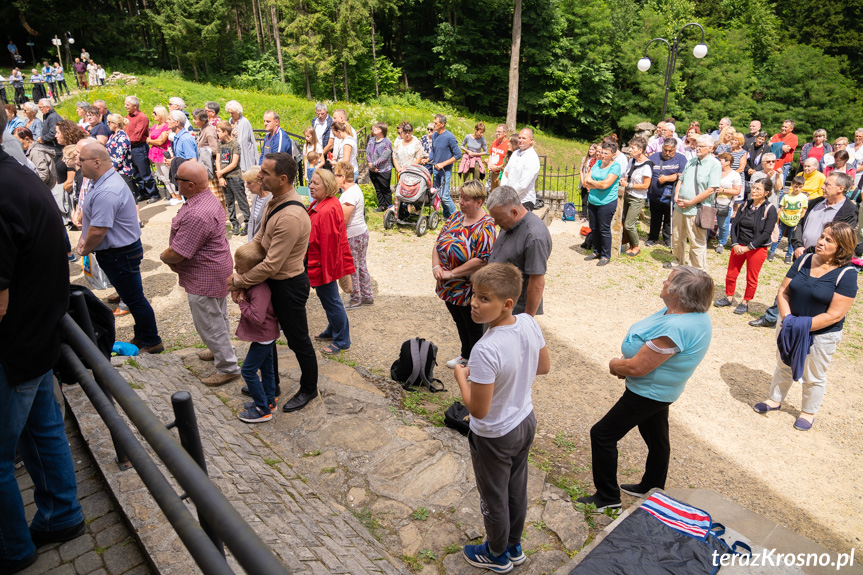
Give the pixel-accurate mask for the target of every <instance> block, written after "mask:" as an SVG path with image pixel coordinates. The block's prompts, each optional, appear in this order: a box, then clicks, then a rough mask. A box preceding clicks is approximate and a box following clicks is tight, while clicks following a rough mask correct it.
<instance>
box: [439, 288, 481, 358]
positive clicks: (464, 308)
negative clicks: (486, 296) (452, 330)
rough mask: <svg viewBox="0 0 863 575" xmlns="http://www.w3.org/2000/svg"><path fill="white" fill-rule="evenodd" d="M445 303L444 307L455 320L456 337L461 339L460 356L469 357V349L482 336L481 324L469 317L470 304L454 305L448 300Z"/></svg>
mask: <svg viewBox="0 0 863 575" xmlns="http://www.w3.org/2000/svg"><path fill="white" fill-rule="evenodd" d="M444 303H446V308H447V309H448V310H449V314H450V315H451V316H452V319H453V321H454V322H455V327H456V329H457V330H458V338H459V340H460V341H461V356H462V357H463V358H464V359H470V351H471V350H472V349H473V346H474V345H476V342H478V341H479V338H481V337H482V324H481V323H476V322H474V321H473V319H471V317H470V305H455V304H452V303H450V302H444Z"/></svg>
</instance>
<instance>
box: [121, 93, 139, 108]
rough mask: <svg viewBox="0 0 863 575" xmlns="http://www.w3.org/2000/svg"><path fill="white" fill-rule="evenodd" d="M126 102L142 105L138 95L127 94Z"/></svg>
mask: <svg viewBox="0 0 863 575" xmlns="http://www.w3.org/2000/svg"><path fill="white" fill-rule="evenodd" d="M124 102H129V103H130V104H132V105H133V106H138V107H139V108H140V107H141V100H139V99H138V96H126V99H125V100H124Z"/></svg>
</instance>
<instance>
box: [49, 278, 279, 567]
mask: <svg viewBox="0 0 863 575" xmlns="http://www.w3.org/2000/svg"><path fill="white" fill-rule="evenodd" d="M70 307H71V309H72V310H74V313H75V317H76V318H78V320H79V321H80V322H81V325H79V324H77V323H75V320H73V319H72V318H71V317H70V316H69V315H68V314H67V315H66V316H64V317H63V318H62V319H61V321H60V331H61V333H62V335H63V338H64V341H65V343H63V344H62V345H61V361H63V362H64V363H65V366H66V367H67V368H68V369H69V370H70V371H71V373H73V374H74V377H75V379H76V380H77V382H78V383H79V384H80V385H81V388H82V389H83V391H84V393H85V394H86V395H87V397H88V398H89V399H90V401H91V402H92V404H93V406H94V407H95V408H96V411H97V412H98V414H99V416H100V417H101V418H102V420H103V421H104V423H105V425H106V427H107V428H108V430H109V431H110V433H111V437H112V439H113V441H114V446H115V449H116V451H117V459H118V463H119V464H120V467H121V469H126V468H128V467H129V464H131V466H132V467H134V468H135V471H137V473H138V475H139V476H140V477H141V480H142V481H143V482H144V485H145V486H146V487H147V489H148V490H149V491H150V494H151V495H152V496H153V499H154V500H155V501H156V503H157V504H158V506H159V508H160V509H161V510H162V512H163V513H164V514H165V517H166V518H167V519H168V521H169V522H170V524H171V526H172V527H173V528H174V530H175V531H176V532H177V535H178V536H179V537H180V540H181V541H182V542H183V544H184V545H185V546H186V548H187V549H188V550H189V553H190V554H191V555H192V558H193V559H194V561H195V563H196V564H197V565H198V567H199V568H200V569H201V571H202V572H203V573H204V574H205V575H232V574H234V571H233V570H232V569H231V568H230V566H229V565H228V563H227V561H226V559H225V551H224V547H223V544H222V542H223V541H224V542H225V544H226V545H227V546H228V549H230V550H231V553H232V554H233V555H234V557H235V558H236V559H237V561H238V562H239V564H240V565H241V566H242V567H243V569H245V570H246V572H248V573H266V574H267V575H270V574H274V575H288V571H287V569H285V566H284V565H283V564H282V563H281V561H279V559H278V558H277V557H276V556H275V555H274V554H273V553H272V551H271V550H270V549H269V547H267V545H266V544H265V543H264V542H263V541H262V540H261V539H260V537H258V535H257V533H255V531H254V530H253V529H252V528H251V527H250V526H249V525H248V523H246V522H245V521H244V520H243V518H242V516H240V514H239V513H238V512H237V510H236V509H234V508H233V506H232V505H231V504H230V503H229V502H228V500H227V499H226V498H225V496H224V495H223V494H222V493H221V492H220V491H219V489H218V488H217V487H216V486H215V484H213V482H212V481H210V479H209V478H208V477H207V472H206V463H205V461H204V454H203V449H202V447H201V439H200V436H199V435H198V429H197V421H196V418H195V412H194V409H193V407H192V398H191V395H190V394H189V393H188V392H186V391H181V392H177V393H175V394H174V395H173V396H172V397H171V403H172V405H173V407H174V415H175V418H176V419H175V421H173V422H171V423H169V424H167V425H166V424H165V423H164V422H163V421H161V420H160V419H159V418H158V417H157V416H156V415H155V414H154V413H153V412H152V411H151V410H150V408H149V407H147V405H146V404H145V403H144V402H143V401H142V400H141V399H140V398H139V397H138V395H137V394H136V393H135V391H134V390H133V389H132V388H131V387H129V384H128V383H126V381H125V380H124V379H123V378H122V377H121V376H120V374H119V373H118V372H117V370H115V369H114V368H113V366H112V365H111V363H110V362H109V361H108V360H107V359H106V358H105V356H104V355H102V352H101V351H100V350H99V349H98V348H97V347H96V345H95V341H96V339H95V335H94V330H93V325H92V324H91V323H90V321H89V315H88V313H87V311H86V304H85V303H84V296H83V295H82V294H74V295H72V298H71V301H70ZM88 369H89V370H92V375H91V372H90V371H88ZM114 400H116V402H117V403H118V404H119V406H120V407H121V408H122V409H123V411H124V412H125V414H126V415H127V416H128V418H129V419H130V420H131V421H132V423H133V424H134V425H135V427H137V429H138V431H139V432H140V434H141V436H143V438H144V440H146V441H147V443H148V444H149V445H150V447H152V449H153V451H155V452H156V454H157V455H158V456H159V458H160V459H161V460H162V463H163V464H164V465H165V467H166V468H167V469H168V471H169V472H170V473H171V474H172V475H173V477H174V478H175V479H176V481H177V483H179V485H180V486H181V487H182V489H184V490H185V493H184V494H182V495H178V494H177V493H176V492H175V491H174V488H173V487H172V486H171V484H170V483H169V482H168V479H167V478H166V477H165V476H164V475H163V474H162V472H161V470H160V469H159V468H158V467H157V466H156V464H155V462H154V461H153V460H152V458H151V457H150V454H149V453H148V452H147V451H146V450H145V449H144V447H143V446H142V445H141V443H140V441H138V438H137V437H136V436H135V434H134V433H133V432H132V430H131V429H130V428H129V426H128V425H126V422H125V420H124V419H123V418H122V417H121V416H120V414H119V413H118V411H117V409H116V407H115V405H114ZM174 427H176V428H177V431H178V435H179V438H180V441H179V442H178V441H177V438H175V437H174V435H173V434H172V433H171V432H170V431H169V429H171V428H174ZM187 498H188V499H190V500H191V501H192V503H194V505H195V508H196V510H197V515H198V519H197V520H196V519H195V517H194V516H193V515H192V513H191V512H190V511H189V509H188V508H187V506H186V504H185V503H183V500H184V499H187Z"/></svg>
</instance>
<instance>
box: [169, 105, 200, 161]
mask: <svg viewBox="0 0 863 575" xmlns="http://www.w3.org/2000/svg"><path fill="white" fill-rule="evenodd" d="M185 125H186V115H185V114H184V113H183V112H182V110H172V111H171V115H170V116H168V127H169V128H171V131H172V132H174V141H173V142H172V143H171V151H172V152H174V157H175V158H183V159H184V160H197V159H198V144H197V142H195V136H193V135H192V133H191V132H189V130H187V129H186V128H185Z"/></svg>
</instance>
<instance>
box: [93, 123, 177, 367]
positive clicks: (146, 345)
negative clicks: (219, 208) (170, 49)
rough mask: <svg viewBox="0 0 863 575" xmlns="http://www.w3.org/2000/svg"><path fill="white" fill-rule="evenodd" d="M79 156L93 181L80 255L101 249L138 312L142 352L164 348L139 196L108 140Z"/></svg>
mask: <svg viewBox="0 0 863 575" xmlns="http://www.w3.org/2000/svg"><path fill="white" fill-rule="evenodd" d="M181 113H182V112H181ZM78 160H79V162H80V164H81V173H82V174H83V175H84V177H85V178H88V179H89V180H90V181H91V183H92V189H91V190H90V191H89V192H87V195H86V196H84V205H83V206H82V218H81V239H80V240H79V241H78V249H77V251H78V255H81V256H84V255H87V254H91V253H95V254H96V258H97V261H98V263H99V266H100V267H101V268H102V270H103V271H104V272H105V275H107V276H108V279H109V280H110V282H111V284H112V285H113V286H114V289H116V290H117V294H118V295H119V296H120V298H121V299H122V301H123V302H124V303H125V304H126V305H127V306H128V307H129V311H131V312H132V317H134V318H135V326H134V332H135V337H133V338H132V344H133V345H136V346H138V348H139V350H140V352H141V353H161V352H162V351H164V350H165V346H164V345H163V344H162V338H160V337H159V329H158V328H157V327H156V314H155V313H154V312H153V308H152V307H151V306H150V302H148V301H147V298H146V297H145V296H144V287H143V284H142V283H141V260H142V259H143V258H144V247H143V246H142V245H141V228H140V227H139V225H138V216H137V213H136V210H135V206H136V203H135V198H133V197H132V193H131V190H129V186H128V185H127V184H126V180H124V179H123V177H122V176H120V174H119V173H117V171H116V170H114V166H113V164H112V163H111V156H109V155H108V151H107V150H106V149H105V147H104V146H102V145H100V144H87V145H85V146H84V147H83V148H82V149H81V152H80V154H79V155H78Z"/></svg>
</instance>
